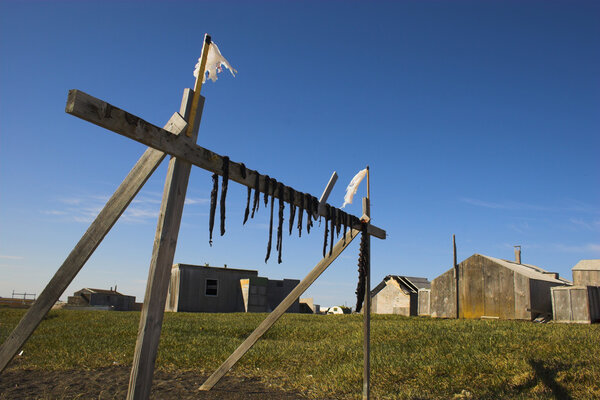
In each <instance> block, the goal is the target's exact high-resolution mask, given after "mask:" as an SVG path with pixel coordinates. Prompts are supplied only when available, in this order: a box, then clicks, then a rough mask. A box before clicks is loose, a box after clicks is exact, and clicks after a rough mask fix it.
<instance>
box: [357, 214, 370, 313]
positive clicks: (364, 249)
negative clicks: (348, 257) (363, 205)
mask: <svg viewBox="0 0 600 400" xmlns="http://www.w3.org/2000/svg"><path fill="white" fill-rule="evenodd" d="M361 231H362V233H361V237H360V253H359V254H358V285H357V286H356V312H357V313H358V312H360V309H361V308H362V304H363V300H364V298H365V287H366V280H367V273H368V271H369V262H368V258H369V246H368V245H367V235H368V233H367V224H364V223H363V224H362V229H361Z"/></svg>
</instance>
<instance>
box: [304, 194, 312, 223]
mask: <svg viewBox="0 0 600 400" xmlns="http://www.w3.org/2000/svg"><path fill="white" fill-rule="evenodd" d="M304 209H305V210H306V233H310V228H311V227H312V224H313V223H312V215H313V201H312V196H311V195H310V194H308V193H304Z"/></svg>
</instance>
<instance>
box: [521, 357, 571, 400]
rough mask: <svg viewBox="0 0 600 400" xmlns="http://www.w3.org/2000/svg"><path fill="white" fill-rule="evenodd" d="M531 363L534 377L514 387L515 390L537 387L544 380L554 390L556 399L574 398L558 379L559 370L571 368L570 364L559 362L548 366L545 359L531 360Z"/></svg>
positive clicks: (553, 393)
mask: <svg viewBox="0 0 600 400" xmlns="http://www.w3.org/2000/svg"><path fill="white" fill-rule="evenodd" d="M529 365H531V368H533V377H532V378H531V379H529V380H528V381H527V382H525V383H523V384H521V385H518V386H516V387H514V388H513V390H514V391H515V392H517V393H522V392H523V391H525V390H527V389H531V388H533V387H535V386H536V385H537V384H538V382H542V383H543V384H544V386H546V387H547V388H548V389H550V390H551V391H552V395H553V396H554V398H555V399H561V400H572V399H573V397H571V395H570V394H569V391H568V390H567V389H566V388H565V387H564V386H562V385H561V384H560V383H558V382H557V381H556V374H557V373H558V372H559V371H563V370H566V369H569V365H568V364H563V363H559V364H556V365H553V366H546V365H544V362H543V361H540V360H529Z"/></svg>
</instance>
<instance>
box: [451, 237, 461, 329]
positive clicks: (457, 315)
mask: <svg viewBox="0 0 600 400" xmlns="http://www.w3.org/2000/svg"><path fill="white" fill-rule="evenodd" d="M452 254H453V266H454V279H455V280H456V318H457V319H458V318H460V309H459V302H460V292H459V284H458V272H459V271H458V264H457V263H456V237H455V235H452Z"/></svg>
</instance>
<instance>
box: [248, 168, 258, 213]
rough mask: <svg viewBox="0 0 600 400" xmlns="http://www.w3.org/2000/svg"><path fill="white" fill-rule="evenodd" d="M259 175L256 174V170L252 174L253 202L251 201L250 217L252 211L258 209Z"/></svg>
mask: <svg viewBox="0 0 600 400" xmlns="http://www.w3.org/2000/svg"><path fill="white" fill-rule="evenodd" d="M259 177H260V175H259V174H258V172H256V173H255V176H254V203H252V215H251V216H250V218H254V212H255V211H256V210H258V203H260V201H259V200H260V181H259V179H258V178H259Z"/></svg>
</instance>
